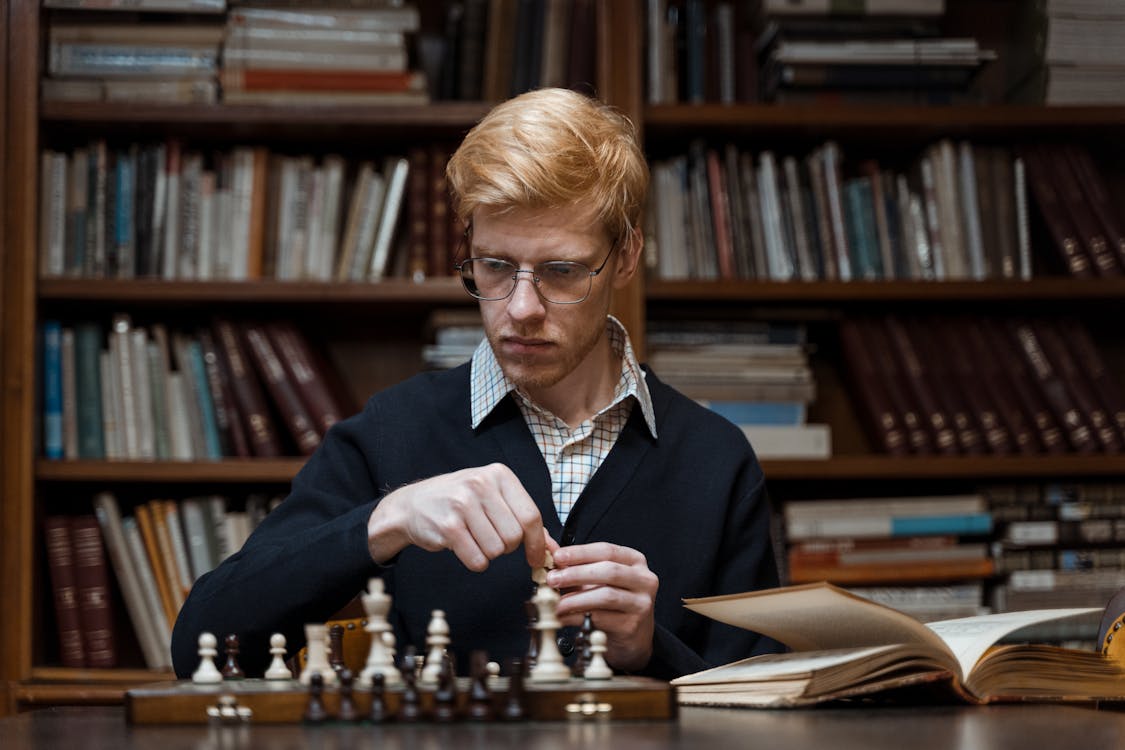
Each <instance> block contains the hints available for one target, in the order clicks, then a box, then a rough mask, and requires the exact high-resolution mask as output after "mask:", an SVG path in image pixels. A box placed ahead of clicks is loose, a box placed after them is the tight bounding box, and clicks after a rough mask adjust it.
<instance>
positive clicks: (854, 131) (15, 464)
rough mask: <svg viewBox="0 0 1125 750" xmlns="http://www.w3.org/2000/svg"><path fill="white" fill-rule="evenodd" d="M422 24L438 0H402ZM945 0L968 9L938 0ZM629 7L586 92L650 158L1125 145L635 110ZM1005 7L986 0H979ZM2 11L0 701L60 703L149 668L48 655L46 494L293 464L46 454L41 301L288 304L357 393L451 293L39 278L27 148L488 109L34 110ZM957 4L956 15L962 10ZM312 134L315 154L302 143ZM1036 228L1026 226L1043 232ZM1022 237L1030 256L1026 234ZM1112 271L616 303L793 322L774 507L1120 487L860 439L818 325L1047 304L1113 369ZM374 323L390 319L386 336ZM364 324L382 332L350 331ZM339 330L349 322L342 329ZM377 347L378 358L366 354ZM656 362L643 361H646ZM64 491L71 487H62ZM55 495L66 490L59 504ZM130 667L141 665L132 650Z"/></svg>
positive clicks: (638, 7) (1086, 464)
mask: <svg viewBox="0 0 1125 750" xmlns="http://www.w3.org/2000/svg"><path fill="white" fill-rule="evenodd" d="M418 4H419V5H420V6H422V7H423V9H424V11H425V12H426V17H427V18H428V19H429V20H427V21H426V23H430V24H432V23H434V21H433V19H434V18H436V17H437V16H440V6H441V3H440V2H436V1H435V2H419V3H418ZM949 4H950V6H951V7H956V8H958V9H960V10H961V11H964V10H965V9H966V8H968V7H969V6H970V5H972V4H971V3H968V2H966V1H965V0H950V3H949ZM644 5H645V4H644V3H641V2H640V0H596V7H597V11H598V17H599V20H598V24H597V30H596V58H597V60H598V65H597V71H598V79H597V82H598V90H599V93H600V96H601V97H602V98H603V99H605V100H606V101H609V102H611V103H613V104H615V105H616V106H618V107H619V108H621V109H622V110H623V111H625V112H626V114H628V115H629V116H630V117H632V118H633V119H634V121H636V122H637V123H638V124H639V125H640V127H641V132H642V135H643V137H644V140H645V146H646V149H647V150H648V152H649V154H650V157H651V158H654V159H655V158H659V157H660V156H661V155H662V154H666V153H670V152H675V151H677V150H679V149H682V148H685V147H686V145H687V143H688V141H690V140H691V139H692V138H695V137H704V138H706V139H708V140H713V141H714V142H716V143H722V142H725V141H734V142H738V143H744V144H748V145H749V146H751V147H752V148H753V149H755V150H758V149H761V148H767V147H768V148H777V149H778V150H779V151H791V152H793V153H801V152H803V151H804V150H807V148H809V147H811V146H815V145H816V144H819V143H821V142H823V141H824V140H826V139H829V138H831V139H836V140H838V141H840V142H841V143H843V144H845V147H846V148H852V147H854V149H855V151H856V153H863V152H866V153H870V154H872V155H875V154H878V153H880V152H882V151H883V150H888V151H892V152H903V151H909V150H911V149H915V148H917V147H919V146H920V145H922V144H926V143H929V142H932V141H934V140H936V139H938V138H942V137H951V138H970V139H982V140H984V141H986V142H993V143H995V142H1009V141H1013V142H1025V141H1033V140H1040V139H1042V140H1048V141H1052V140H1066V139H1070V138H1078V139H1082V140H1085V141H1087V142H1089V143H1090V144H1091V148H1093V149H1094V150H1095V151H1096V153H1098V154H1099V155H1100V156H1104V157H1106V159H1107V163H1108V164H1110V165H1112V166H1113V167H1114V171H1113V172H1111V173H1110V174H1111V175H1116V179H1115V184H1114V189H1120V188H1121V184H1120V183H1121V179H1120V177H1121V175H1122V174H1123V172H1122V171H1121V170H1120V169H1119V168H1120V166H1121V164H1122V161H1123V159H1125V153H1123V152H1122V147H1121V146H1120V144H1119V143H1118V141H1119V140H1120V139H1119V134H1120V132H1121V130H1122V128H1123V127H1125V106H1104V107H1101V106H1065V107H1064V106H1052V107H1046V106H1035V105H953V106H904V105H892V106H879V107H872V106H864V105H849V104H840V105H832V106H806V105H761V104H735V105H717V104H702V105H645V104H644V103H643V102H644V99H645V96H644V65H643V59H644V48H643V47H644V32H643V30H644V28H645V23H644ZM996 5H999V6H1005V5H1008V6H1010V5H1011V4H1010V3H1008V4H1005V3H1003V2H1000V3H997V2H996V0H991V1H990V6H996ZM0 10H2V11H3V15H2V16H0V17H3V18H4V19H5V20H6V21H7V24H6V25H5V32H4V34H5V35H4V36H0V56H2V57H3V59H4V60H5V63H6V68H5V69H6V77H5V78H4V79H0V86H3V88H0V94H2V96H0V122H2V123H3V126H4V127H3V132H4V134H5V138H6V140H5V141H3V148H4V154H3V159H0V167H2V169H3V174H2V175H0V178H2V180H0V205H3V206H5V213H4V217H3V228H4V231H3V232H2V233H0V264H2V265H0V334H2V335H0V375H2V377H0V383H2V384H3V387H2V390H0V497H2V498H3V502H0V565H2V567H0V591H3V592H4V596H5V607H3V608H2V609H0V713H3V712H4V711H13V710H17V709H21V708H28V707H34V706H42V705H53V704H60V703H103V702H110V703H112V702H116V701H119V700H120V696H121V693H122V691H123V690H124V689H125V688H126V687H127V686H128V685H132V684H137V683H140V682H146V681H151V680H152V679H159V678H161V677H163V676H166V675H163V674H162V673H158V672H152V671H149V670H144V669H137V668H134V667H135V666H136V664H130V665H129V666H127V667H125V668H122V669H115V670H76V669H63V668H60V667H58V666H57V665H56V664H53V663H51V659H50V657H49V656H48V654H49V653H50V651H51V649H50V648H48V647H47V646H46V644H47V643H48V642H50V640H51V639H53V638H54V633H53V632H52V630H51V628H50V627H49V625H51V623H47V624H44V623H43V622H42V621H41V620H42V616H43V612H44V610H45V609H49V604H47V602H48V601H49V597H50V586H49V583H48V581H47V580H46V577H45V566H44V565H42V564H41V561H42V549H41V548H42V541H41V539H40V533H39V528H38V521H39V520H40V516H41V514H42V513H43V512H44V508H45V505H46V504H47V503H48V502H49V503H52V504H55V505H56V506H57V505H58V504H59V503H63V506H64V507H67V508H69V509H70V510H72V511H74V512H77V511H78V510H79V504H80V503H88V500H89V498H90V497H91V496H92V495H93V493H94V492H97V491H98V490H100V489H106V488H114V489H118V490H120V491H121V492H122V493H123V495H128V496H130V497H141V496H144V493H145V491H146V490H149V489H151V490H152V492H153V493H159V492H195V491H197V490H202V489H203V488H206V487H210V486H221V487H234V488H239V489H240V490H248V489H255V488H258V487H263V486H264V487H269V488H272V489H278V488H281V489H283V488H284V487H285V486H286V484H287V483H288V481H289V480H290V478H291V477H292V476H293V475H294V473H295V472H296V471H298V470H299V468H300V466H301V465H302V460H301V459H300V458H280V459H242V460H236V459H225V460H222V461H206V462H205V461H190V462H171V461H169V462H157V463H154V462H139V461H115V462H106V461H88V460H87V461H48V460H45V459H43V458H42V457H40V456H39V455H38V449H37V441H36V439H34V438H33V436H35V435H37V432H38V429H37V426H36V425H37V421H38V418H39V414H38V407H37V392H38V384H39V381H40V376H41V374H40V373H39V372H38V366H37V364H36V362H37V356H36V337H37V324H38V322H39V321H40V320H42V319H43V318H44V316H45V315H46V314H48V313H50V314H60V315H70V316H80V315H85V314H90V315H97V316H101V317H104V318H106V319H108V317H109V315H111V314H112V313H114V312H118V311H128V312H134V313H137V314H138V315H141V316H147V317H148V318H150V319H152V318H165V317H166V318H169V319H173V320H175V319H181V320H182V319H190V318H191V317H192V316H195V315H199V314H201V313H204V314H206V313H209V312H210V311H213V310H214V309H221V310H223V311H224V312H225V313H229V314H230V315H231V316H238V315H252V316H262V317H271V316H294V317H299V318H300V320H301V323H302V327H303V328H304V329H305V330H306V331H307V332H318V331H323V332H329V331H332V332H335V334H334V335H335V336H336V337H337V338H338V339H339V340H338V342H337V343H340V344H341V347H340V352H339V357H340V361H341V362H342V363H344V364H346V365H348V366H349V367H348V369H349V378H348V380H349V382H348V383H347V385H348V389H349V393H351V394H352V396H353V399H355V400H356V401H357V404H358V403H362V398H363V397H364V394H366V393H368V392H370V391H371V390H373V389H375V388H378V387H381V386H385V385H388V384H390V383H391V382H395V381H397V380H398V379H400V378H401V377H405V376H407V375H409V374H411V372H412V370H413V369H415V368H416V367H417V351H418V349H419V348H420V344H421V341H420V334H419V331H420V330H421V324H422V321H423V320H424V318H425V315H426V314H427V313H428V311H430V310H431V309H434V308H437V307H457V306H460V307H466V308H471V304H470V303H471V300H469V299H468V298H467V296H466V295H465V294H464V293H463V291H462V290H461V289H460V287H459V284H458V283H457V282H456V281H455V280H453V279H437V280H431V281H426V282H424V283H421V284H418V283H413V282H409V281H404V280H399V279H390V280H386V281H382V282H379V283H335V282H310V281H297V282H285V281H273V280H256V281H251V282H229V281H207V282H168V281H153V280H148V279H135V280H116V279H115V280H98V281H91V280H82V279H64V278H53V279H43V280H40V279H39V278H38V277H37V259H36V255H37V249H36V248H37V246H38V243H37V233H38V223H37V208H36V201H37V196H38V190H37V188H36V185H37V183H38V180H39V163H38V153H39V151H40V149H41V148H43V147H45V146H49V145H51V144H74V143H77V142H82V141H83V140H86V139H88V138H89V137H91V136H92V135H98V134H102V135H109V134H112V136H113V137H114V138H115V139H116V138H119V139H124V140H129V139H137V140H141V139H161V138H165V137H177V136H178V137H182V138H184V139H185V140H188V139H190V140H199V141H201V142H207V143H217V144H226V145H233V144H242V143H251V144H253V143H257V142H269V143H276V144H284V145H285V146H286V147H299V146H300V145H301V144H320V143H323V142H326V141H331V142H332V143H333V144H334V147H336V148H339V149H341V150H343V151H344V152H345V153H352V152H360V151H364V149H366V148H368V147H367V146H366V145H365V143H366V142H367V141H369V140H371V139H372V137H373V136H374V137H376V138H377V139H379V140H380V141H381V143H380V145H379V150H386V151H387V152H394V150H395V149H396V148H399V147H405V146H407V145H409V144H411V143H414V142H421V143H428V142H430V141H433V140H443V141H455V140H456V139H457V138H458V137H459V136H460V134H462V133H463V132H464V131H465V130H467V129H468V128H469V127H471V125H472V124H473V123H474V122H475V121H476V120H477V119H478V118H479V117H480V116H481V115H482V114H483V113H485V112H486V111H487V110H488V108H489V104H488V103H482V102H445V101H442V102H435V103H433V104H431V105H427V106H412V105H404V106H356V105H338V106H337V105H333V106H295V107H286V108H278V107H270V106H263V105H237V106H235V105H223V104H206V105H173V104H128V105H107V104H87V103H63V102H51V103H44V104H38V103H37V102H38V97H37V90H38V76H39V70H40V64H41V60H42V58H43V47H44V46H45V34H46V21H45V19H46V18H47V15H46V14H47V11H44V10H42V9H41V8H40V7H39V4H38V2H36V1H35V0H0ZM962 15H964V13H962ZM310 147H312V148H315V149H320V148H321V146H320V145H311V146H310ZM1044 242H1045V238H1043V237H1038V238H1036V239H1035V244H1036V245H1042V244H1044ZM1036 252H1044V250H1043V248H1040V247H1037V249H1036ZM1123 307H1125V278H1116V279H1074V278H1068V277H1064V276H1061V275H1047V276H1036V277H1034V278H1032V279H1031V280H1027V281H1014V280H1012V281H1006V280H1004V281H1002V280H995V281H941V282H921V281H851V282H834V281H809V282H770V281H746V280H724V281H665V280H659V279H654V278H649V279H638V281H637V283H635V284H634V285H633V286H631V287H630V288H629V289H627V290H625V291H624V294H622V295H620V296H619V298H618V300H617V307H616V310H615V314H616V315H617V316H618V317H619V318H621V319H622V320H623V321H624V322H625V323H626V325H627V326H628V327H629V329H630V331H631V334H632V337H633V341H634V344H635V346H636V347H637V349H638V351H639V352H642V353H643V352H644V351H645V328H646V323H647V321H649V320H653V319H661V318H664V319H676V318H679V317H685V316H706V317H713V318H720V319H721V318H724V317H730V318H738V317H745V316H746V315H747V314H748V313H749V314H752V315H753V316H754V317H759V318H771V317H776V318H782V319H785V320H797V321H804V322H807V323H808V324H809V325H810V330H812V331H813V334H812V336H813V339H814V341H815V343H816V344H817V347H818V351H817V352H816V353H815V354H814V368H815V371H816V377H817V380H818V384H819V388H820V396H819V399H818V402H817V405H816V406H815V409H816V411H817V416H819V417H822V418H823V420H824V421H826V422H828V423H829V424H831V425H832V428H833V442H834V444H835V449H834V455H833V457H832V458H830V459H827V460H823V461H796V460H767V461H764V462H763V466H764V469H765V472H766V476H767V477H768V479H769V481H770V486H771V494H772V495H773V497H774V498H775V499H776V500H777V501H778V502H784V501H785V500H787V499H790V498H807V497H817V496H824V495H825V494H826V493H828V494H853V495H861V494H863V493H864V492H878V491H890V492H901V493H902V494H909V493H915V494H918V493H924V492H928V491H931V490H933V488H938V489H940V490H943V491H944V490H948V491H951V492H954V491H965V490H967V489H970V488H972V487H975V486H977V485H979V484H981V483H985V482H990V481H996V482H1005V483H1011V482H1017V481H1023V482H1036V481H1044V482H1045V481H1051V480H1057V479H1058V480H1071V481H1081V480H1090V481H1120V480H1122V479H1125V455H1122V454H1118V455H1071V454H1062V455H1052V456H998V457H993V456H987V455H985V456H909V457H900V458H896V457H891V456H887V455H881V454H878V453H876V452H874V451H873V450H872V447H871V444H870V439H869V438H868V437H867V436H866V435H865V433H864V431H863V429H862V427H861V424H860V420H859V419H858V417H857V414H856V410H855V407H854V406H853V405H852V400H853V399H852V397H851V395H850V392H849V388H848V386H847V380H846V378H844V377H842V375H841V371H842V370H843V362H842V359H841V357H840V352H839V347H838V342H837V341H836V338H835V334H834V333H833V330H834V325H835V323H836V322H837V321H838V320H840V319H841V318H842V317H844V316H847V315H850V314H852V313H856V312H859V313H863V312H871V311H881V310H894V311H901V312H914V311H917V312H926V313H934V312H936V313H952V312H962V311H964V310H967V311H968V312H969V314H972V315H977V316H981V317H989V316H994V315H1000V314H1008V313H1009V312H1012V311H1018V312H1034V311H1036V310H1041V309H1043V308H1049V309H1052V310H1054V309H1065V310H1066V311H1067V312H1068V313H1074V314H1076V315H1078V316H1079V317H1082V318H1088V319H1092V320H1098V321H1101V325H1100V326H1099V328H1098V330H1097V334H1098V342H1099V344H1100V345H1105V346H1106V355H1107V357H1108V358H1109V359H1111V361H1112V363H1113V365H1115V367H1114V369H1115V371H1116V372H1121V371H1122V370H1121V367H1120V365H1121V364H1123V363H1125V341H1123V340H1122V339H1121V337H1120V333H1119V332H1118V331H1114V330H1113V323H1112V321H1114V320H1117V319H1119V318H1120V315H1121V313H1122V312H1125V309H1123ZM387 321H392V322H393V323H394V326H392V327H393V328H395V329H397V330H395V331H388V330H386V329H387V326H386V325H385V324H386V322H387ZM376 327H378V329H379V330H380V334H378V335H377V336H373V335H371V334H368V333H366V332H365V331H367V330H374V329H375V328H376ZM345 329H351V330H350V331H349V332H348V334H347V335H341V333H340V332H341V331H342V330H345ZM376 360H379V363H378V364H377V363H376ZM658 374H659V373H658ZM67 496H72V497H74V498H76V499H75V500H73V501H62V500H60V498H64V497H67ZM68 502H69V504H66V503H68ZM138 663H139V662H138Z"/></svg>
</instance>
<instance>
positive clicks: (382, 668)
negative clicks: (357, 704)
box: [359, 578, 402, 687]
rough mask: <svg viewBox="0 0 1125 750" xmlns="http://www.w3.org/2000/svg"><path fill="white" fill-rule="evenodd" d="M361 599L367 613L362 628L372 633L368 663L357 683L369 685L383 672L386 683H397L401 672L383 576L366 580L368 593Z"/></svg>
mask: <svg viewBox="0 0 1125 750" xmlns="http://www.w3.org/2000/svg"><path fill="white" fill-rule="evenodd" d="M362 600H363V609H364V611H366V612H367V624H366V625H364V628H363V629H364V630H366V631H367V632H368V633H370V634H371V648H370V650H369V651H368V652H367V663H366V665H365V666H364V667H363V671H361V672H360V673H359V685H360V687H370V686H371V682H372V679H373V678H374V676H375V675H377V674H381V675H383V678H384V683H385V684H386V685H399V684H401V683H402V675H400V674H399V673H398V669H397V668H396V667H395V635H394V631H393V630H392V629H391V625H390V623H389V622H387V613H388V612H389V611H390V608H391V597H390V596H388V595H387V593H386V591H385V586H384V583H383V579H382V578H372V579H371V580H369V581H368V582H367V593H366V594H364V595H363V597H362Z"/></svg>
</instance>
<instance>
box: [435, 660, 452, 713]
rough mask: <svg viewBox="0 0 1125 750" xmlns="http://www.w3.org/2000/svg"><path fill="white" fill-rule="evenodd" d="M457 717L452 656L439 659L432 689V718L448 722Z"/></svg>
mask: <svg viewBox="0 0 1125 750" xmlns="http://www.w3.org/2000/svg"><path fill="white" fill-rule="evenodd" d="M456 717H457V676H456V674H454V671H453V656H452V655H450V654H445V655H444V656H443V657H442V659H441V672H439V673H438V684H437V689H436V690H435V691H434V720H435V721H438V722H441V723H449V722H451V721H453V720H454V719H455V718H456Z"/></svg>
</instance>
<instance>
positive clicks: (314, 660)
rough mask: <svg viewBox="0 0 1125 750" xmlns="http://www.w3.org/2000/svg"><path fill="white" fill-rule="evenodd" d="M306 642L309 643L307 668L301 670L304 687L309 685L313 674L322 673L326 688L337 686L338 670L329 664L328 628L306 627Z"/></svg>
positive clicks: (324, 626) (301, 681) (306, 659)
mask: <svg viewBox="0 0 1125 750" xmlns="http://www.w3.org/2000/svg"><path fill="white" fill-rule="evenodd" d="M305 641H306V642H307V643H308V645H307V647H306V649H307V650H306V653H305V668H304V669H303V670H301V676H300V678H298V679H299V681H300V683H301V684H302V685H308V684H309V680H310V678H311V677H312V675H313V672H320V676H321V677H323V678H324V686H325V687H328V686H329V685H335V684H336V670H335V669H333V668H332V665H331V664H329V663H328V626H327V625H311V624H310V625H306V626H305Z"/></svg>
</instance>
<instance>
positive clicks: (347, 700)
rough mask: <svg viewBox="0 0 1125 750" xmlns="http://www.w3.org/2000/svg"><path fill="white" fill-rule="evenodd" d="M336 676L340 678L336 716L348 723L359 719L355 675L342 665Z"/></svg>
mask: <svg viewBox="0 0 1125 750" xmlns="http://www.w3.org/2000/svg"><path fill="white" fill-rule="evenodd" d="M341 630H342V628H341ZM336 677H337V678H338V679H339V680H340V710H339V711H338V712H337V713H336V718H337V719H339V720H340V721H344V722H348V723H351V722H353V721H359V710H358V709H357V708H356V705H355V696H354V695H353V693H352V683H353V682H354V681H355V675H353V674H352V670H350V669H348V668H347V667H342V668H341V669H340V671H339V672H337V673H336Z"/></svg>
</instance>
